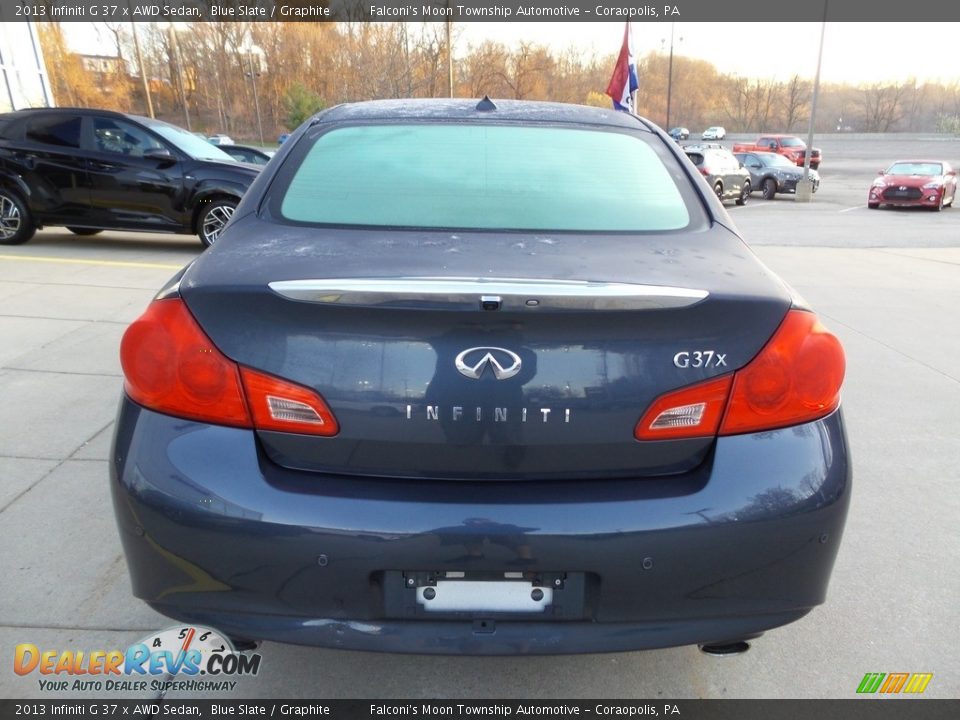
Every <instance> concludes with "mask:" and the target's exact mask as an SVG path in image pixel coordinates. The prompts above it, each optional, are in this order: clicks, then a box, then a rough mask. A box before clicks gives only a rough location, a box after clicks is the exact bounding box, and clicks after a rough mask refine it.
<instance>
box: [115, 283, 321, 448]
mask: <svg viewBox="0 0 960 720" xmlns="http://www.w3.org/2000/svg"><path fill="white" fill-rule="evenodd" d="M120 363H121V365H122V366H123V374H124V388H125V389H126V392H127V394H128V395H129V396H130V398H131V399H133V400H134V401H135V402H137V403H139V404H140V405H143V406H144V407H146V408H149V409H151V410H156V411H157V412H162V413H165V414H167V415H174V416H176V417H182V418H186V419H189V420H198V421H201V422H208V423H212V424H216V425H229V426H232V427H244V428H256V429H258V430H275V431H279V432H293V433H300V434H309V435H324V436H330V435H336V434H337V432H338V431H339V425H338V424H337V420H336V418H335V417H334V416H333V413H332V412H331V411H330V408H329V407H328V406H327V404H326V402H324V400H323V398H322V397H320V395H319V394H317V392H316V391H314V390H311V389H310V388H308V387H304V386H302V385H298V384H296V383H291V382H289V381H286V380H283V379H281V378H277V377H274V376H272V375H267V374H265V373H261V372H258V371H256V370H252V369H250V368H246V367H243V368H241V367H240V366H239V365H238V364H237V363H235V362H233V361H232V360H230V359H229V358H228V357H226V356H225V355H224V354H223V353H221V352H220V350H219V349H218V348H217V347H216V345H214V344H213V341H212V340H210V338H208V337H207V336H206V334H205V333H204V332H203V330H202V329H201V328H200V325H199V324H198V323H197V321H196V320H195V319H194V317H193V315H191V314H190V311H189V310H188V309H187V306H186V304H185V303H184V302H183V300H181V299H180V298H179V297H173V298H167V299H163V300H155V301H154V302H152V303H151V304H150V306H149V307H148V308H147V310H146V312H144V313H143V315H142V316H140V318H139V319H137V320H136V321H135V322H134V323H133V324H132V325H131V326H130V327H129V328H127V331H126V333H124V335H123V340H122V341H121V343H120Z"/></svg>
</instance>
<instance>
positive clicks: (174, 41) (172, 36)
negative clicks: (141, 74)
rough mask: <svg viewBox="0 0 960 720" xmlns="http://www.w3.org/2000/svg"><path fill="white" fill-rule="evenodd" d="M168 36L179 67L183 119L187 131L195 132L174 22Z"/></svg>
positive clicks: (168, 30) (169, 28)
mask: <svg viewBox="0 0 960 720" xmlns="http://www.w3.org/2000/svg"><path fill="white" fill-rule="evenodd" d="M167 35H168V37H169V38H170V49H171V51H172V52H173V59H174V63H175V64H176V66H177V84H178V85H179V86H180V102H182V103H183V119H184V120H185V121H186V123H187V130H193V128H192V127H190V108H188V107H187V89H186V87H185V86H184V82H183V60H182V59H181V57H180V44H179V43H178V42H177V32H176V30H174V29H173V23H172V22H171V23H167Z"/></svg>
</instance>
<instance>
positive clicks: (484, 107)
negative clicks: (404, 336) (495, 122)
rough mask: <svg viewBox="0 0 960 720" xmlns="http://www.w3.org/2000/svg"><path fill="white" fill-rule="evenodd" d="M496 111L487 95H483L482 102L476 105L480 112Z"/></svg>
mask: <svg viewBox="0 0 960 720" xmlns="http://www.w3.org/2000/svg"><path fill="white" fill-rule="evenodd" d="M496 109H497V106H496V105H494V104H493V100H491V99H490V96H489V95H484V96H483V100H481V101H480V102H478V103H477V110H479V111H480V112H492V111H494V110H496Z"/></svg>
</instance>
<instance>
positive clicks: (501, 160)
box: [272, 123, 690, 232]
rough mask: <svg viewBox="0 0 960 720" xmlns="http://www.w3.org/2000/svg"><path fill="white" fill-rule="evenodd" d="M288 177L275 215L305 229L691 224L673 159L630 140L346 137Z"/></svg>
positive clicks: (433, 129) (518, 131)
mask: <svg viewBox="0 0 960 720" xmlns="http://www.w3.org/2000/svg"><path fill="white" fill-rule="evenodd" d="M308 142H309V141H308ZM282 175H286V177H285V178H283V177H281V179H280V183H279V190H278V193H276V194H274V198H273V200H272V203H273V204H272V207H273V209H274V212H276V211H279V214H280V215H281V216H282V217H283V218H285V219H287V220H290V221H293V222H298V223H308V224H333V225H356V226H375V227H417V228H457V229H478V230H479V229H500V230H570V231H588V232H603V231H658V230H659V231H663V230H676V229H680V228H684V227H686V226H687V225H688V224H689V223H690V215H689V213H688V211H687V206H686V203H685V202H684V199H683V197H682V196H681V192H680V190H679V189H678V186H677V183H676V182H675V181H674V179H673V177H672V176H671V172H670V171H669V170H668V169H667V168H666V166H665V165H664V161H663V160H662V159H661V158H660V157H659V156H658V155H657V153H656V152H655V151H654V149H653V148H652V147H651V146H650V145H648V144H647V142H646V141H645V140H643V139H641V138H640V137H637V136H634V135H629V134H625V133H619V132H604V131H598V130H588V129H579V128H564V127H544V126H539V127H531V126H521V125H476V124H474V125H467V124H452V123H451V124H426V123H418V124H389V125H362V126H349V127H340V128H336V129H333V130H330V131H328V132H326V133H324V134H322V135H320V136H319V137H317V138H316V139H315V140H314V141H313V144H312V146H311V147H309V149H308V150H307V151H306V153H305V155H304V156H303V157H302V159H301V160H300V162H299V165H297V166H296V167H294V168H293V170H292V171H290V170H288V171H287V172H285V173H282ZM677 175H678V177H682V174H681V173H679V172H678V173H677Z"/></svg>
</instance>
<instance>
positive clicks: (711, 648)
mask: <svg viewBox="0 0 960 720" xmlns="http://www.w3.org/2000/svg"><path fill="white" fill-rule="evenodd" d="M698 647H699V648H700V652H702V653H703V654H704V655H710V656H711V657H730V656H732V655H743V654H744V653H745V652H746V651H747V650H749V649H750V643H748V642H747V641H746V640H737V641H735V642H726V643H716V644H711V645H699V646H698Z"/></svg>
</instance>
